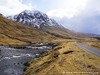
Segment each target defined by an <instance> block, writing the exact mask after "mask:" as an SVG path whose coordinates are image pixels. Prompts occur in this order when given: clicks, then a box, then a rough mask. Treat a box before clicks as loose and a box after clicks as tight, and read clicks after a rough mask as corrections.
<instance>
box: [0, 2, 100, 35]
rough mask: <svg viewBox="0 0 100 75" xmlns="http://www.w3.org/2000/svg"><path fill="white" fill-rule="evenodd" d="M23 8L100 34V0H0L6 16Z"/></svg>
mask: <svg viewBox="0 0 100 75" xmlns="http://www.w3.org/2000/svg"><path fill="white" fill-rule="evenodd" d="M23 10H39V11H42V12H44V13H46V14H47V15H48V16H50V17H51V18H54V19H55V20H56V21H57V22H59V23H60V24H62V25H63V26H64V27H66V28H69V29H71V30H75V31H78V32H84V33H94V34H100V0H0V13H2V14H4V15H5V16H8V15H15V14H18V13H20V12H22V11H23Z"/></svg>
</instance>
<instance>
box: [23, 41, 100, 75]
mask: <svg viewBox="0 0 100 75" xmlns="http://www.w3.org/2000/svg"><path fill="white" fill-rule="evenodd" d="M55 42H57V43H59V46H57V47H55V48H54V49H53V50H52V51H50V52H48V53H46V54H44V55H43V56H41V57H39V58H36V59H34V60H32V61H31V62H29V67H28V68H27V69H26V70H25V72H24V75H93V74H94V75H99V74H100V73H99V72H100V62H99V61H100V58H99V57H96V56H94V55H92V54H90V53H87V52H85V51H84V50H82V49H80V48H79V47H77V46H75V45H74V43H75V40H73V41H69V40H59V41H55Z"/></svg>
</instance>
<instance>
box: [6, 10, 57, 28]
mask: <svg viewBox="0 0 100 75" xmlns="http://www.w3.org/2000/svg"><path fill="white" fill-rule="evenodd" d="M7 18H8V19H11V20H13V21H16V22H20V23H23V24H26V25H32V26H33V27H37V28H40V27H42V26H59V24H58V23H57V22H56V21H55V20H53V19H51V18H49V17H48V16H47V15H46V14H45V13H42V12H40V11H37V10H35V11H30V10H25V11H23V12H21V13H20V14H18V15H15V16H8V17H7Z"/></svg>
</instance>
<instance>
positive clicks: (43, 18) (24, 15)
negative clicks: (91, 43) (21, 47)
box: [7, 10, 87, 38]
mask: <svg viewBox="0 0 100 75" xmlns="http://www.w3.org/2000/svg"><path fill="white" fill-rule="evenodd" d="M7 18H8V19H11V20H13V21H16V22H19V23H23V24H25V25H31V26H33V27H35V28H38V29H40V30H42V31H43V32H46V33H47V34H50V35H53V36H55V37H60V38H77V37H78V38H79V37H84V36H85V35H83V34H80V33H76V32H74V31H71V30H69V29H67V28H65V27H63V26H62V25H59V24H58V23H57V22H56V21H55V20H53V19H51V18H49V17H48V16H47V15H46V14H45V13H42V12H40V11H37V10H36V11H30V10H25V11H22V12H21V13H19V14H18V15H14V16H9V17H7ZM86 37H87V35H86Z"/></svg>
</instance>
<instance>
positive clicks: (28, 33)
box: [0, 16, 54, 45]
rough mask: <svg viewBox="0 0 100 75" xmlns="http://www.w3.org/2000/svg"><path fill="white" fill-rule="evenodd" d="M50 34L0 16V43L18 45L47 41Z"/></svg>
mask: <svg viewBox="0 0 100 75" xmlns="http://www.w3.org/2000/svg"><path fill="white" fill-rule="evenodd" d="M51 38H54V37H52V36H51V35H49V34H47V33H45V32H43V31H41V30H38V29H36V28H33V27H31V26H25V25H22V24H20V23H16V22H13V21H11V20H9V19H6V18H4V17H3V16H0V44H1V45H11V44H14V45H20V44H30V43H34V42H41V41H49V40H50V39H51Z"/></svg>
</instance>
